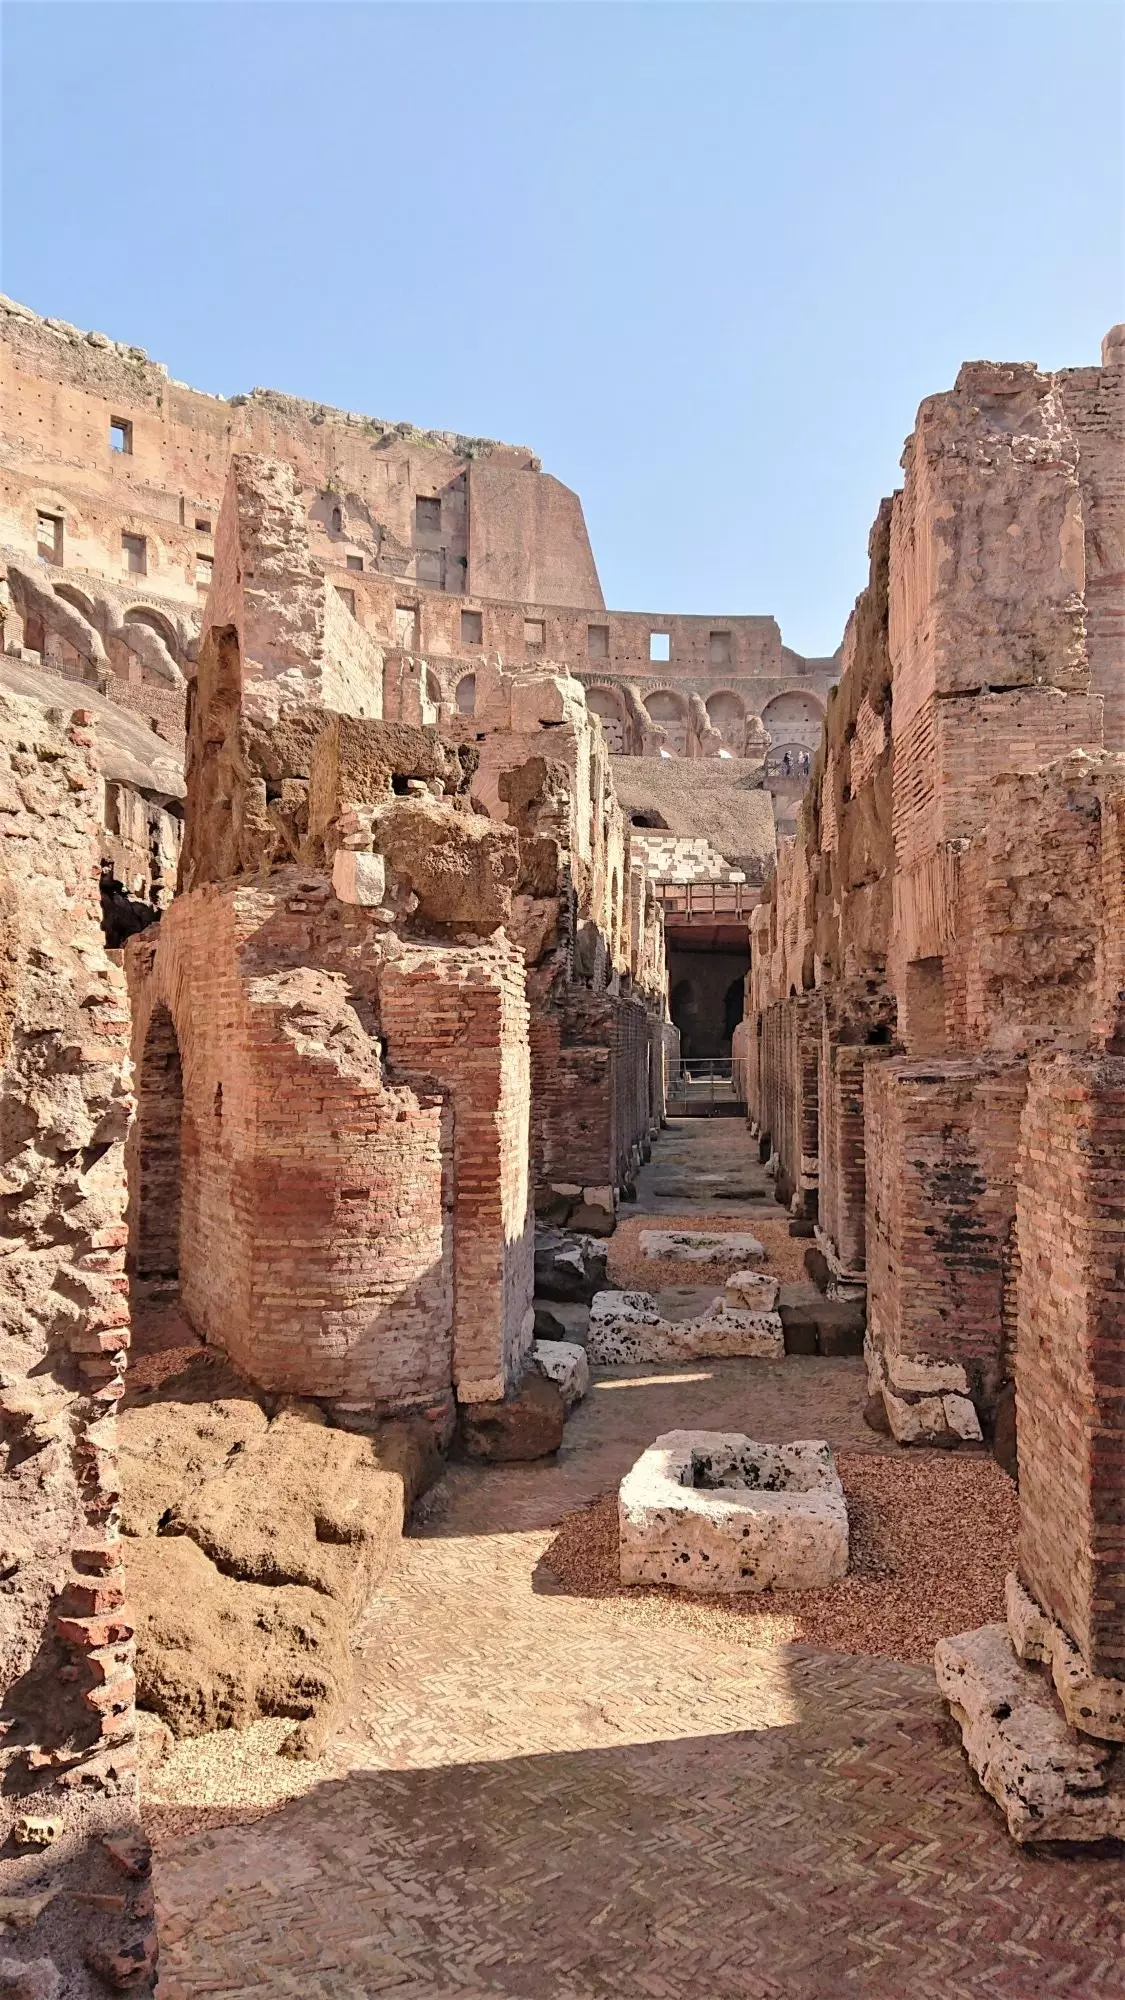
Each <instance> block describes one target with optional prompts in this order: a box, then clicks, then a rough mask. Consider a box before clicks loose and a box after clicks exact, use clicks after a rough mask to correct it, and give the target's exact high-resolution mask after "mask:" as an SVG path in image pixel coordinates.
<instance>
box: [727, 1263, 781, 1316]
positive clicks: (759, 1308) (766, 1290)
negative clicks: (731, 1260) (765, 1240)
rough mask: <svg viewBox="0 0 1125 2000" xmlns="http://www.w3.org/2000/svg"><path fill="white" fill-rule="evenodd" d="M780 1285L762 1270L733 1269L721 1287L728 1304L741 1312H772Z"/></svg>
mask: <svg viewBox="0 0 1125 2000" xmlns="http://www.w3.org/2000/svg"><path fill="white" fill-rule="evenodd" d="M780 1290H781V1287H780V1285H779V1283H778V1280H777V1279H776V1278H769V1277H767V1276H766V1275H765V1273H764V1272H762V1271H734V1272H732V1273H731V1276H730V1277H729V1278H728V1279H727V1281H726V1284H725V1285H724V1287H723V1298H724V1300H725V1302H726V1304H727V1305H728V1306H733V1307H734V1308H735V1310H736V1311H743V1312H773V1311H774V1309H775V1307H776V1305H777V1300H778V1294H779V1292H780Z"/></svg>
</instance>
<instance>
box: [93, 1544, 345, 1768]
mask: <svg viewBox="0 0 1125 2000" xmlns="http://www.w3.org/2000/svg"><path fill="white" fill-rule="evenodd" d="M125 1573H126V1577H127V1579H128V1583H129V1588H130V1590H131V1592H132V1593H133V1595H134V1597H135V1600H136V1607H137V1608H136V1620H137V1668H136V1672H137V1698H138V1700H139V1701H141V1702H142V1703H143V1704H144V1706H145V1707H146V1708H150V1709H152V1710H154V1711H155V1713H156V1714H158V1715H160V1716H162V1717H163V1719H164V1720H165V1721H166V1722H167V1723H168V1725H169V1727H170V1728H171V1729H172V1730H173V1731H174V1733H175V1734H176V1735H177V1736H197V1735H199V1734H200V1733H201V1732H203V1731H205V1730H210V1729H229V1728H232V1727H233V1728H244V1727H245V1726H246V1724H247V1723H250V1722H254V1721H256V1720H257V1718H258V1717H259V1716H263V1715H290V1716H292V1717H293V1718H294V1719H295V1720H297V1719H300V1718H301V1717H303V1716H308V1715H311V1714H314V1713H315V1712H316V1711H317V1710H319V1709H321V1708H323V1707H325V1706H327V1705H334V1704H335V1703H336V1702H337V1700H338V1699H339V1697H340V1696H341V1695H342V1694H343V1692H344V1691H345V1689H346V1688H347V1686H348V1684H349V1678H350V1670H351V1669H350V1657H349V1648H348V1630H349V1619H348V1616H347V1614H346V1612H345V1610H344V1607H343V1606H342V1605H341V1604H340V1603H339V1602H338V1601H337V1600H335V1599H333V1598H330V1597H327V1596H325V1595H324V1594H323V1593H322V1592H321V1591H319V1590H314V1589H312V1588H310V1587H309V1586H307V1585H301V1584H292V1583H288V1584H279V1585H268V1584H260V1583H247V1582H245V1581H242V1580H240V1579H238V1578H235V1577H228V1576H224V1575H223V1574H222V1572H221V1570H219V1569H217V1568H216V1566H215V1564H214V1563H213V1562H211V1561H210V1560H209V1558H208V1557H207V1556H205V1555H204V1553H203V1551H202V1549H200V1548H199V1547H197V1545H196V1543H195V1542H194V1541H192V1540H191V1538H190V1537H189V1536H188V1535H160V1536H155V1535H152V1536H145V1537H144V1538H143V1539H137V1540H133V1541H130V1542H129V1543H128V1544H127V1550H126V1563H125Z"/></svg>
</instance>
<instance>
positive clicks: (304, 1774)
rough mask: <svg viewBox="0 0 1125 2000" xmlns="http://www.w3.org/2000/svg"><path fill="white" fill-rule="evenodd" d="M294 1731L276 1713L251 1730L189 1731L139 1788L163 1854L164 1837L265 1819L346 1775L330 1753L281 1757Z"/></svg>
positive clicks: (288, 1719) (146, 1819)
mask: <svg viewBox="0 0 1125 2000" xmlns="http://www.w3.org/2000/svg"><path fill="white" fill-rule="evenodd" d="M292 1729H293V1722H292V1719H291V1717H289V1716H278V1717H273V1716H271V1717H269V1718H267V1719H266V1720H265V1721H262V1722H254V1723H251V1725H250V1727H249V1729H222V1730H218V1731H216V1732H214V1733H213V1734H211V1735H207V1736H187V1737H184V1738H183V1740H182V1741H181V1742H179V1743H177V1744H175V1745H174V1747H173V1749H172V1751H171V1754H170V1755H169V1756H168V1757H166V1758H165V1760H164V1762H163V1763H162V1764H161V1765H160V1766H159V1767H158V1768H157V1769H156V1770H155V1771H153V1772H151V1773H150V1774H149V1775H148V1776H147V1777H145V1778H144V1779H143V1781H142V1785H141V1816H142V1818H143V1820H144V1828H145V1832H146V1833H147V1834H148V1837H149V1839H150V1840H151V1841H152V1843H153V1846H154V1847H155V1848H156V1849H157V1851H159V1849H160V1845H161V1843H162V1842H164V1841H169V1842H170V1841H175V1840H182V1839H186V1837H187V1836H188V1835H189V1834H192V1833H197V1832H198V1831H199V1830H200V1828H201V1827H205V1826H212V1825H213V1826H233V1825H238V1824H242V1823H245V1822H248V1821H250V1820H255V1819H261V1818H262V1817H263V1816H264V1815H265V1814H266V1813H270V1812H274V1811H276V1809H277V1807H278V1806H281V1805H284V1804H285V1802H286V1800H287V1799H294V1798H298V1797H300V1795H301V1793H302V1792H310V1791H312V1789H313V1787H314V1786H315V1785H322V1784H323V1783H324V1781H325V1779H326V1778H332V1777H337V1776H339V1775H340V1772H339V1770H338V1769H337V1768H336V1766H335V1764H334V1762H333V1761H332V1759H331V1758H326V1759H325V1760H323V1761H321V1762H320V1763H315V1764H314V1763H304V1762H301V1761H299V1760H296V1759H294V1758H292V1757H282V1756H280V1755H279V1754H278V1752H279V1746H280V1744H281V1743H282V1741H283V1740H284V1738H285V1737H286V1736H288V1735H290V1734H291V1732H292Z"/></svg>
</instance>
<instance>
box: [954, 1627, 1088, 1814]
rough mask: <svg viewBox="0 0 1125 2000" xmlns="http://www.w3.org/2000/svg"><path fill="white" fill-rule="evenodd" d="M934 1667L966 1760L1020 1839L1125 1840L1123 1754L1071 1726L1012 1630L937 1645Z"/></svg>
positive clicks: (985, 1630) (985, 1631)
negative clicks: (1015, 1645)
mask: <svg viewBox="0 0 1125 2000" xmlns="http://www.w3.org/2000/svg"><path fill="white" fill-rule="evenodd" d="M934 1666H935V1670H936V1673H937V1682H938V1687H939V1688H940V1689H941V1692H942V1694H943V1696H944V1697H945V1699H946V1701H947V1702H948V1703H949V1707H950V1711H951V1713H952V1715H953V1717H954V1720H955V1721H956V1722H957V1723H959V1724H960V1728H961V1736H962V1741H963V1743H964V1746H965V1754H966V1756H967V1757H968V1760H969V1763H970V1764H971V1765H972V1768H973V1770H974V1771H975V1772H976V1775H977V1777H978V1778H979V1779H980V1782H981V1784H982V1785H983V1786H984V1789H985V1791H986V1792H988V1794H989V1796H990V1797H991V1798H994V1799H995V1800H996V1802H997V1804H998V1805H999V1806H1001V1807H1002V1808H1003V1811H1004V1816H1005V1818H1006V1819H1007V1822H1008V1832H1009V1833H1010V1834H1011V1836H1012V1838H1013V1840H1017V1841H1019V1842H1020V1843H1021V1845H1022V1844H1023V1843H1024V1842H1025V1841H1039V1840H1107V1839H1110V1840H1120V1839H1122V1838H1123V1837H1125V1769H1123V1768H1122V1759H1121V1755H1120V1753H1119V1752H1117V1751H1115V1750H1113V1749H1111V1748H1110V1747H1109V1746H1108V1745H1106V1744H1099V1743H1094V1742H1092V1741H1091V1740H1090V1738H1089V1737H1086V1736H1080V1735H1079V1734H1078V1733H1077V1731H1076V1730H1073V1729H1070V1728H1069V1727H1068V1726H1067V1723H1066V1721H1065V1720H1064V1718H1063V1716H1062V1715H1061V1714H1060V1712H1059V1709H1058V1708H1057V1706H1056V1704H1055V1700H1054V1696H1053V1694H1052V1691H1051V1684H1050V1682H1049V1681H1048V1680H1047V1679H1046V1677H1045V1676H1044V1675H1043V1674H1042V1673H1039V1672H1037V1671H1036V1669H1035V1668H1034V1667H1030V1666H1025V1665H1024V1664H1023V1662H1022V1661H1021V1660H1019V1659H1017V1658H1016V1655H1015V1653H1014V1652H1013V1651H1012V1644H1011V1640H1010V1639H1009V1636H1008V1631H1007V1628H1006V1627H1005V1626H1003V1625H982V1626H980V1627H979V1629H978V1630H977V1631H975V1632H960V1633H958V1634H957V1636H956V1637H955V1638H952V1639H939V1640H938V1643H937V1647H936V1649H935V1653H934Z"/></svg>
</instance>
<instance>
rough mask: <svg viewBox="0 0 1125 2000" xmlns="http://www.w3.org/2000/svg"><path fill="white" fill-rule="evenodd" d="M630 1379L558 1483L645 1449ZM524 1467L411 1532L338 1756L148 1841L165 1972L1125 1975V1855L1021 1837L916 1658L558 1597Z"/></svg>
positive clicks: (995, 1983) (460, 1497)
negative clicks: (834, 1648) (617, 1453)
mask: <svg viewBox="0 0 1125 2000" xmlns="http://www.w3.org/2000/svg"><path fill="white" fill-rule="evenodd" d="M822 1365H825V1366H831V1365H833V1364H822ZM834 1365H835V1366H836V1367H837V1368H840V1367H845V1368H846V1367H847V1366H848V1364H834ZM740 1371H741V1376H742V1393H743V1395H745V1393H746V1391H747V1385H748V1383H752V1382H753V1381H754V1380H755V1379H756V1368H755V1364H753V1363H741V1364H740V1363H729V1364H726V1367H725V1371H724V1374H725V1375H726V1376H727V1378H728V1379H727V1385H726V1386H728V1387H729V1388H731V1389H732V1390H733V1385H734V1384H735V1383H736V1382H737V1379H738V1376H739V1372H740ZM623 1379H628V1378H622V1377H620V1376H619V1377H618V1378H616V1382H615V1385H614V1386H613V1387H612V1388H607V1390H606V1392H605V1394H604V1396H598V1395H596V1396H595V1399H594V1409H593V1410H592V1411H591V1413H590V1415H589V1416H588V1417H587V1418H586V1419H585V1424H586V1431H587V1442H588V1446H589V1450H588V1453H587V1452H585V1451H583V1450H582V1449H581V1445H579V1447H577V1448H576V1450H575V1455H574V1458H573V1459H572V1460H571V1461H570V1463H569V1465H565V1464H564V1465H560V1466H559V1467H558V1468H556V1469H554V1470H544V1471H543V1472H542V1474H541V1477H542V1478H544V1479H545V1480H546V1481H547V1482H548V1484H555V1485H557V1487H558V1489H559V1490H558V1495H557V1499H556V1504H555V1506H554V1508H553V1509H552V1508H550V1507H548V1508H546V1509H543V1510H542V1511H553V1512H554V1513H555V1518H557V1513H558V1512H559V1511H562V1509H564V1508H565V1507H568V1506H572V1505H573V1504H575V1500H576V1498H584V1497H587V1495H586V1493H584V1492H583V1491H582V1490H581V1489H582V1486H583V1484H584V1481H583V1477H582V1467H583V1461H584V1460H587V1461H588V1464H589V1466H590V1467H591V1468H594V1469H595V1471H596V1479H595V1482H594V1490H597V1484H598V1483H601V1484H604V1466H605V1462H606V1454H607V1452H608V1451H609V1446H608V1445H607V1443H606V1439H605V1437H604V1435H601V1434H600V1432H599V1425H600V1424H601V1423H603V1422H604V1423H606V1424H609V1425H610V1427H611V1428H612V1429H613V1430H614V1431H615V1432H619V1433H622V1435H621V1436H620V1438H619V1442H620V1446H621V1449H622V1450H623V1451H627V1450H630V1449H632V1446H631V1444H630V1443H629V1441H628V1438H627V1435H626V1434H627V1430H628V1423H627V1421H626V1420H625V1419H624V1418H623V1417H622V1415H621V1414H620V1413H621V1411H622V1410H623V1409H625V1410H627V1409H628V1407H629V1399H630V1393H631V1392H630V1391H629V1390H628V1389H626V1388H624V1387H623V1386H621V1384H622V1381H623ZM640 1379H643V1378H638V1380H640ZM660 1386H661V1387H664V1386H667V1385H666V1384H661V1385H660ZM690 1386H691V1385H690V1384H686V1385H685V1389H690ZM711 1386H712V1390H713V1389H714V1382H713V1383H712V1385H711ZM807 1387H808V1385H807V1382H806V1384H805V1388H803V1389H802V1391H801V1393H802V1394H804V1393H806V1391H807ZM702 1389H703V1385H702V1384H701V1385H699V1391H700V1393H702ZM638 1400H639V1401H640V1402H641V1403H642V1404H645V1403H646V1398H645V1396H644V1394H643V1393H642V1392H639V1391H638ZM599 1402H600V1403H601V1409H602V1411H603V1412H606V1411H608V1410H609V1409H610V1408H612V1419H610V1418H609V1416H601V1415H599V1412H598V1404H599ZM637 1422H638V1424H639V1425H640V1426H642V1427H643V1428H644V1430H645V1435H646V1436H647V1435H649V1414H648V1411H647V1406H646V1408H645V1411H644V1413H643V1414H641V1415H640V1416H639V1417H638V1419H637ZM634 1442H635V1440H634ZM528 1479H529V1474H528V1472H527V1470H526V1469H524V1468H513V1469H511V1471H508V1470H503V1471H499V1470H498V1471H494V1472H473V1471H470V1470H468V1469H466V1470H464V1471H459V1472H457V1473H456V1474H455V1475H454V1477H453V1479H452V1481H451V1482H450V1487H449V1492H448V1494H445V1495H443V1497H442V1499H441V1502H440V1504H439V1505H438V1506H436V1507H435V1509H434V1510H433V1518H432V1519H431V1520H430V1521H429V1522H428V1523H427V1524H425V1525H424V1526H423V1527H422V1529H421V1530H420V1531H419V1532H417V1533H416V1534H415V1535H413V1536H411V1537H410V1538H409V1539H408V1541H407V1542H406V1543H405V1544H404V1547H403V1553H402V1558H401V1560H400V1563H399V1565H398V1568H397V1570H396V1572H395V1574H394V1576H393V1578H392V1579H391V1582H390V1584H389V1586H387V1587H386V1588H385V1589H384V1591H383V1593H382V1594H381V1596H380V1598H379V1599H378V1601H377V1602H376V1603H375V1604H374V1605H373V1606H372V1608H371V1610H370V1612H369V1614H368V1616H367V1619H366V1621H365V1625H364V1628H363V1630H362V1633H361V1634H360V1638H361V1645H362V1657H361V1681H360V1688H359V1695H358V1699H357V1702H356V1707H355V1712H354V1714H353V1716H352V1717H351V1719H350V1722H349V1725H348V1728H347V1730H346V1732H345V1734H344V1737H343V1738H342V1739H341V1740H340V1741H339V1742H338V1743H337V1744H336V1745H335V1746H334V1749H333V1752H332V1757H331V1761H330V1764H329V1766H328V1769H327V1773H326V1776H325V1778H324V1780H323V1781H322V1782H320V1783H319V1784H318V1785H317V1786H316V1788H315V1789H314V1790H313V1791H312V1792H310V1793H309V1794H308V1795H307V1796H306V1797H305V1798H303V1799H301V1800H299V1801H297V1802H295V1803H293V1804H291V1805H289V1806H286V1807H285V1808H283V1809H282V1810H280V1811H278V1812H276V1813H274V1814H272V1815H271V1816H270V1817H268V1818H267V1819H264V1820H261V1821H258V1822H257V1823H255V1824H252V1825H245V1826H232V1827H227V1828H222V1829H218V1830H211V1831H206V1832H201V1833H198V1834H195V1835H192V1836H190V1837H188V1838H187V1839H184V1840H180V1841H177V1842H175V1843H173V1844H172V1845H170V1846H169V1847H166V1848H164V1849H163V1850H162V1851H161V1853H160V1859H159V1870H158V1890H159V1896H160V1903H161V1909H162V1950H163V1964H164V1971H163V1975H162V1980H161V1996H162V2000H197V1996H202V1995H204V1994H207V1995H209V1996H219V2000H234V1996H240V1995H254V1996H267V1995H268V1996H274V1995H277V1996H281V1995H300V1996H302V2000H305V1997H306V1996H307V2000H342V1996H352V1995H382V1994H390V1995H394V1996H396V2000H452V1997H453V1996H454V1995H456V1996H468V1997H469V2000H484V1996H489V2000H493V1997H494V1996H504V2000H610V1996H618V1995H620V1996H627V2000H689V1996H690V2000H782V1996H784V2000H834V1996H836V1995H839V1994H853V1993H854V1994H857V1995H871V1996H878V2000H883V1997H884V1996H887V2000H890V1996H898V1995H911V1996H919V2000H954V1996H961V1995H989V1996H992V1995H995V1996H1001V1995H1002V1996H1008V2000H1031V1996H1033V1995H1035V1996H1037V1995H1040V1994H1042V1995H1062V1994H1065V1995H1067V1996H1081V1995H1085V1994H1090V1995H1099V1996H1102V1995H1105V1996H1108V1995H1120V1994H1125V1957H1123V1929H1125V1868H1123V1867H1122V1865H1121V1864H1120V1863H1119V1862H1117V1861H1113V1860H1090V1859H1082V1860H1078V1861H1071V1860H1058V1859H1054V1858H1052V1859H1035V1858H1032V1857H1029V1856H1028V1855H1026V1854H1021V1853H1020V1852H1019V1851H1018V1850H1017V1849H1016V1848H1015V1847H1013V1845H1012V1844H1011V1842H1010V1841H1009V1840H1008V1837H1007V1834H1006V1833H1005V1831H1004V1828H1003V1823H1002V1821H1001V1819H1000V1816H999V1814H998V1812H997V1811H996V1808H995V1807H994V1806H993V1805H992V1804H991V1803H990V1802H989V1801H988V1800H987V1799H985V1798H984V1797H983V1795H982V1794H981V1793H980V1792H979V1791H977V1790H976V1789H975V1788H974V1786H973V1784H972V1781H971V1779H970V1777H969V1773H968V1769H967V1766H966V1764H965V1762H964V1759H963V1758H962V1756H961V1753H960V1749H959V1747H958V1743H957V1739H956V1734H955V1732H954V1731H953V1730H952V1729H951V1727H950V1725H949V1724H948V1722H947V1721H946V1719H945V1718H944V1715H943V1712H942V1709H941V1706H940V1703H939V1702H938V1700H937V1696H936V1690H935V1687H934V1682H933V1678H932V1675H931V1674H930V1672H929V1670H928V1669H927V1668H923V1667H919V1668H913V1667H906V1666H901V1665H897V1664H895V1663H893V1662H890V1661H883V1660H878V1659H871V1658H845V1657H842V1656H838V1655H818V1654H815V1653H813V1652H811V1651H809V1650H808V1649H806V1648H802V1647H773V1648H755V1647H754V1646H753V1645H751V1644H749V1643H739V1642H738V1640H737V1639H731V1638H728V1637H723V1638H722V1639H721V1640H716V1639H715V1638H714V1637H713V1636H712V1635H710V1634H708V1633H707V1632H705V1631H700V1632H698V1633H696V1632H695V1631H693V1630H687V1629H684V1628H683V1627H682V1626H678V1627H676V1628H675V1629H672V1628H668V1629H666V1630H662V1629H661V1627H660V1626H659V1625H653V1626H646V1627H644V1628H643V1629H642V1628H639V1627H638V1626H637V1625H636V1624H635V1623H631V1622H630V1619H629V1616H628V1611H627V1608H623V1607H622V1605H621V1602H620V1601H619V1600H615V1599H604V1600H599V1601H590V1600H585V1599H578V1598H572V1597H568V1596H564V1595H562V1594H560V1593H559V1592H558V1591H557V1590H555V1589H552V1588H551V1580H550V1578H549V1577H547V1576H546V1575H544V1573H543V1572H542V1571H541V1570H539V1569H538V1565H539V1558H540V1556H541V1555H542V1552H543V1550H544V1549H545V1547H546V1546H547V1544H548V1542H549V1540H550V1533H549V1529H548V1528H547V1527H545V1526H544V1527H536V1528H532V1529H522V1530H521V1531H519V1532H514V1533H513V1532H506V1531H505V1529H506V1524H507V1522H508V1521H509V1520H510V1519H511V1518H512V1516H513V1513H515V1512H517V1511H518V1505H519V1504H521V1503H522V1504H523V1505H524V1506H525V1508H526V1511H528V1512H534V1511H535V1507H534V1506H533V1503H532V1500H531V1499H530V1498H529V1497H528V1496H529V1489H528V1484H527V1482H528ZM490 1513H492V1515H493V1518H494V1520H495V1523H496V1526H495V1528H494V1530H493V1532H492V1533H489V1532H488V1525H487V1523H488V1516H489V1514H490Z"/></svg>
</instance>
